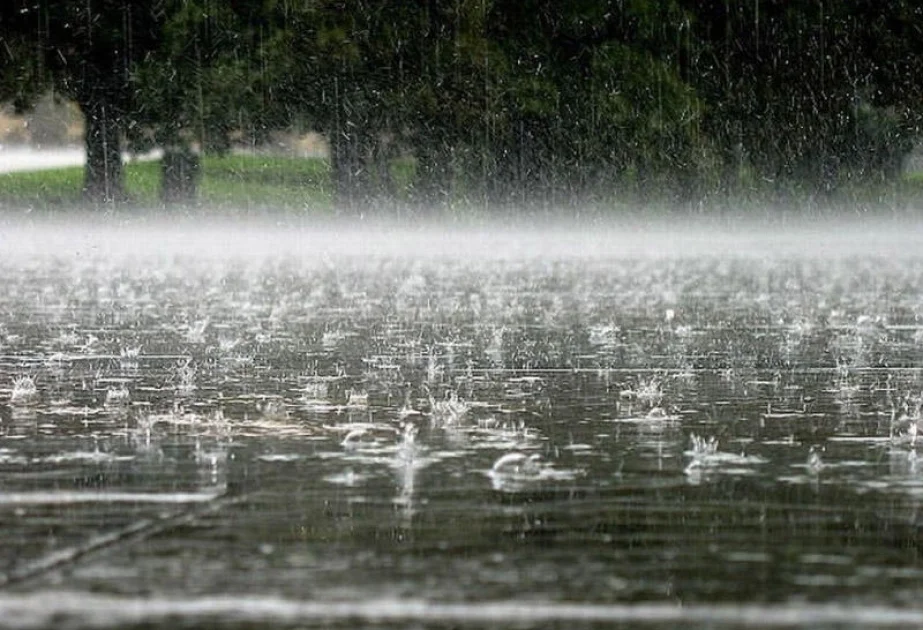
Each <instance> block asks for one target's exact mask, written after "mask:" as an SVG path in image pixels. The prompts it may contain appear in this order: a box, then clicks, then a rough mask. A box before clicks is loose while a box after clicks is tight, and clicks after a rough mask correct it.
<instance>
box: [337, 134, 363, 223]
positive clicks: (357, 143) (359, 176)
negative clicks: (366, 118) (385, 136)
mask: <svg viewBox="0 0 923 630" xmlns="http://www.w3.org/2000/svg"><path fill="white" fill-rule="evenodd" d="M365 148H366V145H365V142H364V138H363V137H362V134H361V133H359V132H357V131H355V130H354V131H352V132H350V133H337V132H334V133H333V142H332V143H331V152H330V153H331V154H330V158H331V159H330V162H331V168H332V173H331V175H332V177H333V185H334V196H335V203H336V205H337V207H338V208H339V209H340V210H342V211H344V212H346V213H348V214H353V213H357V212H359V211H361V210H362V206H364V204H365V203H366V202H367V201H368V198H367V197H368V181H369V173H368V164H367V163H366V162H367V160H366V155H365V154H366V151H365Z"/></svg>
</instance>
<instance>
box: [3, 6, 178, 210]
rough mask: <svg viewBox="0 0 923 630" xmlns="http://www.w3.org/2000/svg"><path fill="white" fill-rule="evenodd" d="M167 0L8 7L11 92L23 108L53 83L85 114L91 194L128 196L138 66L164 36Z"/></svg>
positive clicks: (87, 186) (106, 198)
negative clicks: (128, 143) (126, 137)
mask: <svg viewBox="0 0 923 630" xmlns="http://www.w3.org/2000/svg"><path fill="white" fill-rule="evenodd" d="M162 5H163V3H162V1H161V0H8V1H7V2H4V3H3V4H2V7H0V40H2V43H3V45H2V46H0V50H3V51H4V53H3V54H5V55H6V57H7V59H6V60H5V61H6V62H7V63H6V64H5V67H6V71H5V73H4V74H6V75H10V74H12V75H14V80H13V81H12V82H11V81H9V80H5V81H4V84H5V86H6V87H5V91H6V94H4V96H7V97H12V98H13V99H14V100H15V101H16V102H17V103H18V104H19V105H20V106H22V107H25V106H27V105H28V104H30V103H31V101H32V99H33V98H34V97H35V95H36V94H39V93H41V92H42V91H43V90H44V89H45V88H47V87H52V88H53V89H55V90H56V91H57V92H59V93H61V94H63V95H65V96H67V97H69V98H71V99H73V100H74V101H75V102H76V103H77V105H78V106H79V107H80V110H81V112H82V113H83V115H84V119H85V126H86V156H87V160H86V170H85V178H84V193H85V195H86V197H87V198H88V199H90V200H92V201H96V202H111V201H116V200H118V199H120V198H122V197H123V196H124V190H123V185H122V149H123V143H122V137H123V133H124V130H125V126H126V124H127V121H128V120H129V119H130V115H131V111H132V109H133V107H134V106H135V103H134V99H133V88H132V79H131V76H132V71H133V68H134V65H135V64H136V63H137V62H138V60H140V59H142V58H143V57H144V55H146V54H147V53H148V52H149V51H150V50H151V49H153V48H154V47H155V46H156V45H157V44H158V41H159V26H160V24H161V23H162V21H163V17H164V14H163V6H162Z"/></svg>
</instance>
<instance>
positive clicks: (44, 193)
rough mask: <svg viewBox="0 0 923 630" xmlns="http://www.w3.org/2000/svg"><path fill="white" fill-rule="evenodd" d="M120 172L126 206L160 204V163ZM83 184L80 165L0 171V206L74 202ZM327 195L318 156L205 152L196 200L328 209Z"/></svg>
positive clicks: (235, 208)
mask: <svg viewBox="0 0 923 630" xmlns="http://www.w3.org/2000/svg"><path fill="white" fill-rule="evenodd" d="M124 174H125V189H126V192H127V193H128V197H129V202H128V203H127V204H126V205H127V206H128V207H129V208H138V209H142V208H151V207H158V206H159V205H160V163H159V162H129V163H127V164H126V165H125V171H124ZM82 185H83V168H81V167H71V168H58V169H48V170H41V171H29V172H22V173H0V209H33V208H42V209H48V210H50V211H54V210H58V209H61V210H67V209H72V208H75V207H79V206H81V205H82V198H81V188H82ZM332 197H333V194H332V186H331V182H330V168H329V165H328V163H327V161H326V160H323V159H319V158H303V159H302V158H286V157H264V156H256V155H228V156H220V157H218V156H206V157H205V158H204V160H203V168H202V179H201V180H200V182H199V189H198V204H197V205H198V206H200V207H202V208H207V209H208V210H212V209H214V210H218V211H226V212H247V211H249V210H266V209H272V210H280V211H283V212H310V213H312V214H329V213H330V212H331V211H332Z"/></svg>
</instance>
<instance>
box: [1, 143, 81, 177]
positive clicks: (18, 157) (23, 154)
mask: <svg viewBox="0 0 923 630" xmlns="http://www.w3.org/2000/svg"><path fill="white" fill-rule="evenodd" d="M84 160H85V156H84V151H83V147H60V148H55V149H36V148H34V147H28V146H8V145H2V144H0V173H13V172H16V171H37V170H40V169H46V168H60V167H62V166H82V165H83V163H84Z"/></svg>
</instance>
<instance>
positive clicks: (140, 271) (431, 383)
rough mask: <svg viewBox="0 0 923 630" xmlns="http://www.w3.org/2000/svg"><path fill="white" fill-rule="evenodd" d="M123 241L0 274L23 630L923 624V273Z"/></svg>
mask: <svg viewBox="0 0 923 630" xmlns="http://www.w3.org/2000/svg"><path fill="white" fill-rule="evenodd" d="M38 233H39V232H38V230H36V231H35V232H34V233H33V236H35V234H38ZM112 234H113V233H111V232H106V233H105V234H104V235H103V236H100V235H98V234H97V235H96V236H92V237H90V236H87V237H86V240H83V241H81V240H80V239H79V238H78V239H77V240H76V242H75V243H70V244H69V245H63V244H62V246H61V247H60V248H54V247H52V248H45V249H43V248H41V247H39V246H38V245H37V244H36V243H35V242H34V241H30V242H28V243H26V244H23V243H22V242H20V243H19V244H18V245H17V247H18V249H17V247H14V248H13V250H12V251H13V253H12V254H11V255H9V256H7V257H5V258H3V259H0V268H2V271H3V277H4V278H5V282H4V283H3V284H2V285H0V309H2V312H3V313H4V317H3V320H2V325H0V474H2V477H0V479H2V481H0V524H2V527H3V531H4V532H5V536H4V537H3V539H2V540H0V578H2V580H0V583H2V584H3V585H4V587H5V588H6V589H7V590H8V591H14V592H15V594H13V593H10V594H9V596H2V597H0V611H3V612H4V619H9V618H10V617H9V615H10V614H13V613H14V612H15V613H16V614H17V615H19V616H18V617H17V618H18V619H19V620H21V621H23V625H26V624H25V622H26V621H28V622H29V623H31V624H33V625H34V626H36V627H44V626H49V627H50V626H51V625H54V623H55V620H56V619H59V618H61V617H62V616H63V617H64V618H69V619H71V620H72V621H73V623H74V624H75V625H77V626H80V625H87V626H102V627H122V626H124V625H126V624H128V625H131V624H145V623H164V624H167V623H168V622H167V621H166V620H167V619H168V618H170V617H171V615H172V616H176V615H189V616H191V618H195V619H199V620H203V619H210V620H212V621H213V622H214V623H216V624H219V625H220V624H225V625H233V624H234V623H238V622H239V623H242V624H243V623H267V624H271V625H273V626H274V627H275V626H284V625H286V624H290V625H298V624H302V625H304V624H313V623H324V621H325V620H326V621H327V622H329V623H330V624H333V625H336V624H345V623H348V622H349V621H350V620H362V621H364V622H367V623H377V622H380V623H383V624H386V625H387V624H389V623H393V624H395V625H397V626H403V625H405V624H406V623H408V622H413V623H417V624H423V625H427V624H429V625H434V626H439V625H440V624H442V625H452V624H455V623H459V622H461V621H467V622H469V623H475V624H484V625H492V624H500V625H509V624H519V625H524V626H536V627H538V626H542V627H545V626H547V625H548V624H563V623H568V624H569V625H572V623H573V622H584V623H587V624H591V623H606V622H612V623H624V624H631V623H648V624H653V625H656V624H662V625H664V626H668V625H670V624H676V623H687V622H693V623H705V624H709V623H710V624H712V625H722V626H746V625H750V626H752V625H764V626H784V625H804V626H810V625H814V624H827V625H837V626H848V625H850V624H853V625H862V626H866V627H867V625H869V624H871V625H880V626H887V625H901V624H905V625H910V626H914V625H918V623H919V615H920V613H919V606H918V604H917V602H918V601H919V600H920V595H921V592H920V586H919V585H920V584H921V581H920V578H921V575H923V574H921V569H920V567H919V564H918V560H917V540H918V518H919V517H918V514H919V513H920V501H921V500H923V473H921V471H923V465H921V464H919V462H918V457H919V452H920V449H921V448H923V438H920V437H919V436H918V432H919V429H920V425H921V422H923V412H921V408H923V378H921V374H923V372H921V370H920V367H921V365H923V363H921V359H923V322H921V317H923V298H921V296H923V259H919V258H916V257H911V256H900V257H897V256H888V257H885V256H877V255H871V254H867V253H866V254H862V255H858V254H855V255H847V253H848V250H843V251H841V252H840V253H839V254H837V255H828V256H826V257H818V256H812V255H807V254H802V255H797V256H796V255H791V252H790V251H787V252H786V255H784V256H783V255H776V254H775V253H774V252H773V248H772V247H764V248H763V249H762V250H760V251H759V252H755V251H753V250H752V249H751V250H748V251H739V252H737V253H734V252H732V253H730V254H728V255H720V256H719V255H714V252H710V253H709V252H707V251H705V248H699V249H698V250H695V251H693V252H692V253H691V254H690V255H680V254H677V253H676V252H675V251H672V250H669V249H665V246H664V242H665V241H652V242H648V243H646V244H638V243H635V244H634V245H633V249H632V248H629V249H627V250H618V249H612V248H611V247H607V246H606V243H607V241H606V239H607V238H610V236H607V235H594V236H592V237H587V239H588V240H587V243H588V244H587V246H586V247H582V246H579V244H578V246H574V243H573V242H568V243H569V244H565V246H564V247H560V243H558V244H557V245H558V246H559V247H557V248H555V247H551V250H552V251H550V253H547V254H546V255H544V256H542V257H538V256H536V255H534V252H533V251H532V250H531V249H530V247H531V245H529V243H530V242H531V243H533V244H534V243H538V242H540V239H539V238H538V236H537V235H535V234H532V235H527V237H524V238H525V239H526V240H522V239H519V240H516V239H513V240H511V241H510V243H518V246H517V247H518V249H516V250H515V251H509V250H508V251H506V252H505V253H504V254H502V255H499V254H498V252H496V251H487V252H486V255H471V254H465V252H464V248H461V247H456V248H455V249H453V248H452V247H447V248H443V249H441V250H440V251H432V243H429V245H428V246H429V248H430V249H429V250H427V248H426V247H423V246H421V247H420V248H415V247H413V244H414V243H416V242H419V241H420V239H421V238H423V237H421V235H420V234H416V235H410V236H409V237H408V238H406V239H405V240H403V241H400V242H401V243H402V244H403V245H402V246H394V245H392V246H389V247H386V248H380V249H378V250H374V249H371V250H367V251H363V250H362V247H361V246H360V245H361V244H362V242H363V241H362V237H360V236H356V235H345V236H344V237H343V239H342V240H344V241H345V244H344V246H343V248H342V249H340V250H338V249H337V248H336V247H331V246H330V245H329V243H326V244H324V243H325V241H324V239H316V238H313V237H309V236H307V235H302V236H304V241H303V242H301V246H298V243H299V240H298V238H299V236H298V235H295V236H292V235H289V236H288V237H286V238H287V239H288V240H285V239H283V240H282V241H281V242H280V243H277V245H279V247H277V248H275V249H274V248H273V247H272V246H271V244H270V245H269V246H267V244H266V243H263V242H261V241H260V240H259V239H255V238H253V237H251V238H250V240H248V239H247V237H245V236H241V235H236V236H233V237H226V236H225V237H221V238H222V240H221V241H220V243H221V244H224V245H227V247H226V248H225V249H224V250H223V251H219V250H220V247H218V245H219V243H218V242H216V241H214V240H210V239H209V237H207V236H199V237H198V238H199V241H195V240H194V239H190V238H188V237H180V236H179V235H178V234H174V235H173V237H174V238H183V239H186V240H183V242H182V245H181V246H180V247H176V246H165V247H158V248H149V247H148V245H146V244H147V243H149V241H147V240H144V239H143V238H142V237H143V236H144V234H143V233H141V232H138V233H132V232H131V231H130V230H128V229H127V228H126V229H124V230H123V231H121V232H118V234H119V235H120V238H119V239H116V240H117V241H118V242H113V240H112V238H111V237H112ZM126 235H132V236H133V237H134V238H135V239H136V243H135V245H134V246H131V247H126V246H125V243H124V237H125V236H126ZM150 235H151V234H148V236H150ZM159 236H161V237H162V236H163V234H159ZM264 236H265V234H264ZM328 236H329V235H328ZM468 237H469V239H473V240H469V242H478V243H481V244H482V245H483V244H485V243H486V244H487V245H488V249H490V248H491V247H496V246H497V245H498V244H501V243H503V242H504V241H503V239H502V237H498V236H496V235H491V236H483V237H482V236H477V235H475V236H472V235H470V234H469V235H468ZM55 238H60V234H58V235H57V236H55V235H54V234H52V233H49V239H50V242H54V239H55ZM434 238H435V237H434ZM438 238H444V237H438ZM611 238H612V239H613V240H612V241H611V242H610V243H609V245H615V244H618V243H622V242H626V241H625V240H624V238H623V240H622V241H619V240H618V238H617V237H616V236H611ZM94 239H96V240H94ZM376 239H377V237H374V236H372V237H369V240H368V241H367V245H372V244H376V243H380V242H383V241H380V240H376ZM414 239H416V240H414ZM528 239H532V241H529V240H528ZM167 240H169V239H167ZM398 240H399V239H398ZM424 240H425V239H424ZM628 240H632V239H628ZM634 240H637V237H635V238H634ZM693 241H694V239H692V240H690V241H689V242H693ZM142 242H143V243H145V245H141V244H140V243H142ZM165 242H166V241H165ZM728 242H732V241H731V240H728ZM247 243H250V244H254V245H253V247H248V246H246V244H247ZM282 245H285V246H282ZM436 249H437V250H439V249H440V248H436ZM783 250H784V248H783ZM806 251H811V250H806ZM49 590H53V591H56V592H59V594H60V596H61V599H60V600H59V602H62V603H61V604H60V606H59V607H58V608H54V607H52V608H51V609H46V608H45V607H44V606H40V605H39V604H38V603H37V602H39V601H46V600H47V598H48V597H49V595H48V591H49ZM80 592H93V593H97V594H98V597H97V598H96V599H93V600H86V603H82V602H84V600H83V599H82V596H80V595H67V596H66V597H65V596H64V594H65V593H71V594H72V593H80ZM24 593H29V594H32V595H30V596H29V597H22V595H23V594H24ZM243 594H246V595H247V596H248V597H249V598H250V599H247V600H244V601H245V602H249V604H247V605H245V603H242V602H241V600H238V599H226V598H227V597H231V598H236V597H237V596H240V595H243ZM123 597H124V598H127V599H124V600H123V599H121V598H123ZM142 597H144V598H147V597H153V598H152V599H150V600H145V601H147V602H148V603H147V604H143V605H142V604H140V602H141V601H142V600H140V599H139V598H142ZM215 597H217V598H218V599H214V598H215ZM34 598H38V599H34ZM274 598H279V599H274ZM122 601H124V602H131V606H130V609H131V610H132V611H134V612H133V613H131V614H130V615H128V616H127V617H126V616H124V615H122V614H121V613H119V614H114V613H113V614H112V615H110V616H109V617H105V616H100V615H98V614H97V613H93V612H92V611H90V608H94V607H95V608H94V610H97V611H98V610H116V609H119V606H120V604H119V602H122ZM374 602H378V604H374ZM414 602H417V603H414ZM420 602H424V603H420ZM523 602H541V605H539V606H535V607H533V606H532V605H531V604H524V603H523ZM824 602H848V603H850V605H853V606H857V605H863V606H868V607H869V608H867V609H866V612H865V613H863V614H864V616H863V617H862V620H863V621H862V622H861V623H860V621H859V617H856V616H851V615H852V614H853V611H852V610H851V609H850V611H847V612H849V614H845V612H844V609H842V608H825V607H823V606H816V605H814V603H824ZM739 603H746V606H744V607H742V608H741V607H736V608H735V607H733V605H736V604H739ZM473 604H477V605H473ZM642 604H643V605H642ZM680 604H682V607H681V608H680V607H678V605H680ZM251 605H252V606H251ZM376 605H377V606H378V607H377V608H376V607H375V606H376ZM248 606H250V608H248ZM421 606H422V607H421ZM171 607H172V608H171ZM908 607H909V610H907V609H906V608H908ZM49 610H52V611H56V612H55V613H54V615H57V616H51V617H49V616H47V615H49V614H51V613H49V612H48V611H49ZM171 611H172V612H171ZM254 611H256V612H254ZM487 611H491V612H489V613H488V612H487ZM869 611H873V612H874V614H872V613H871V612H869ZM870 614H872V616H871V617H870V616H869V615H870ZM132 615H135V616H132ZM2 625H3V624H2V622H0V626H2Z"/></svg>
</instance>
